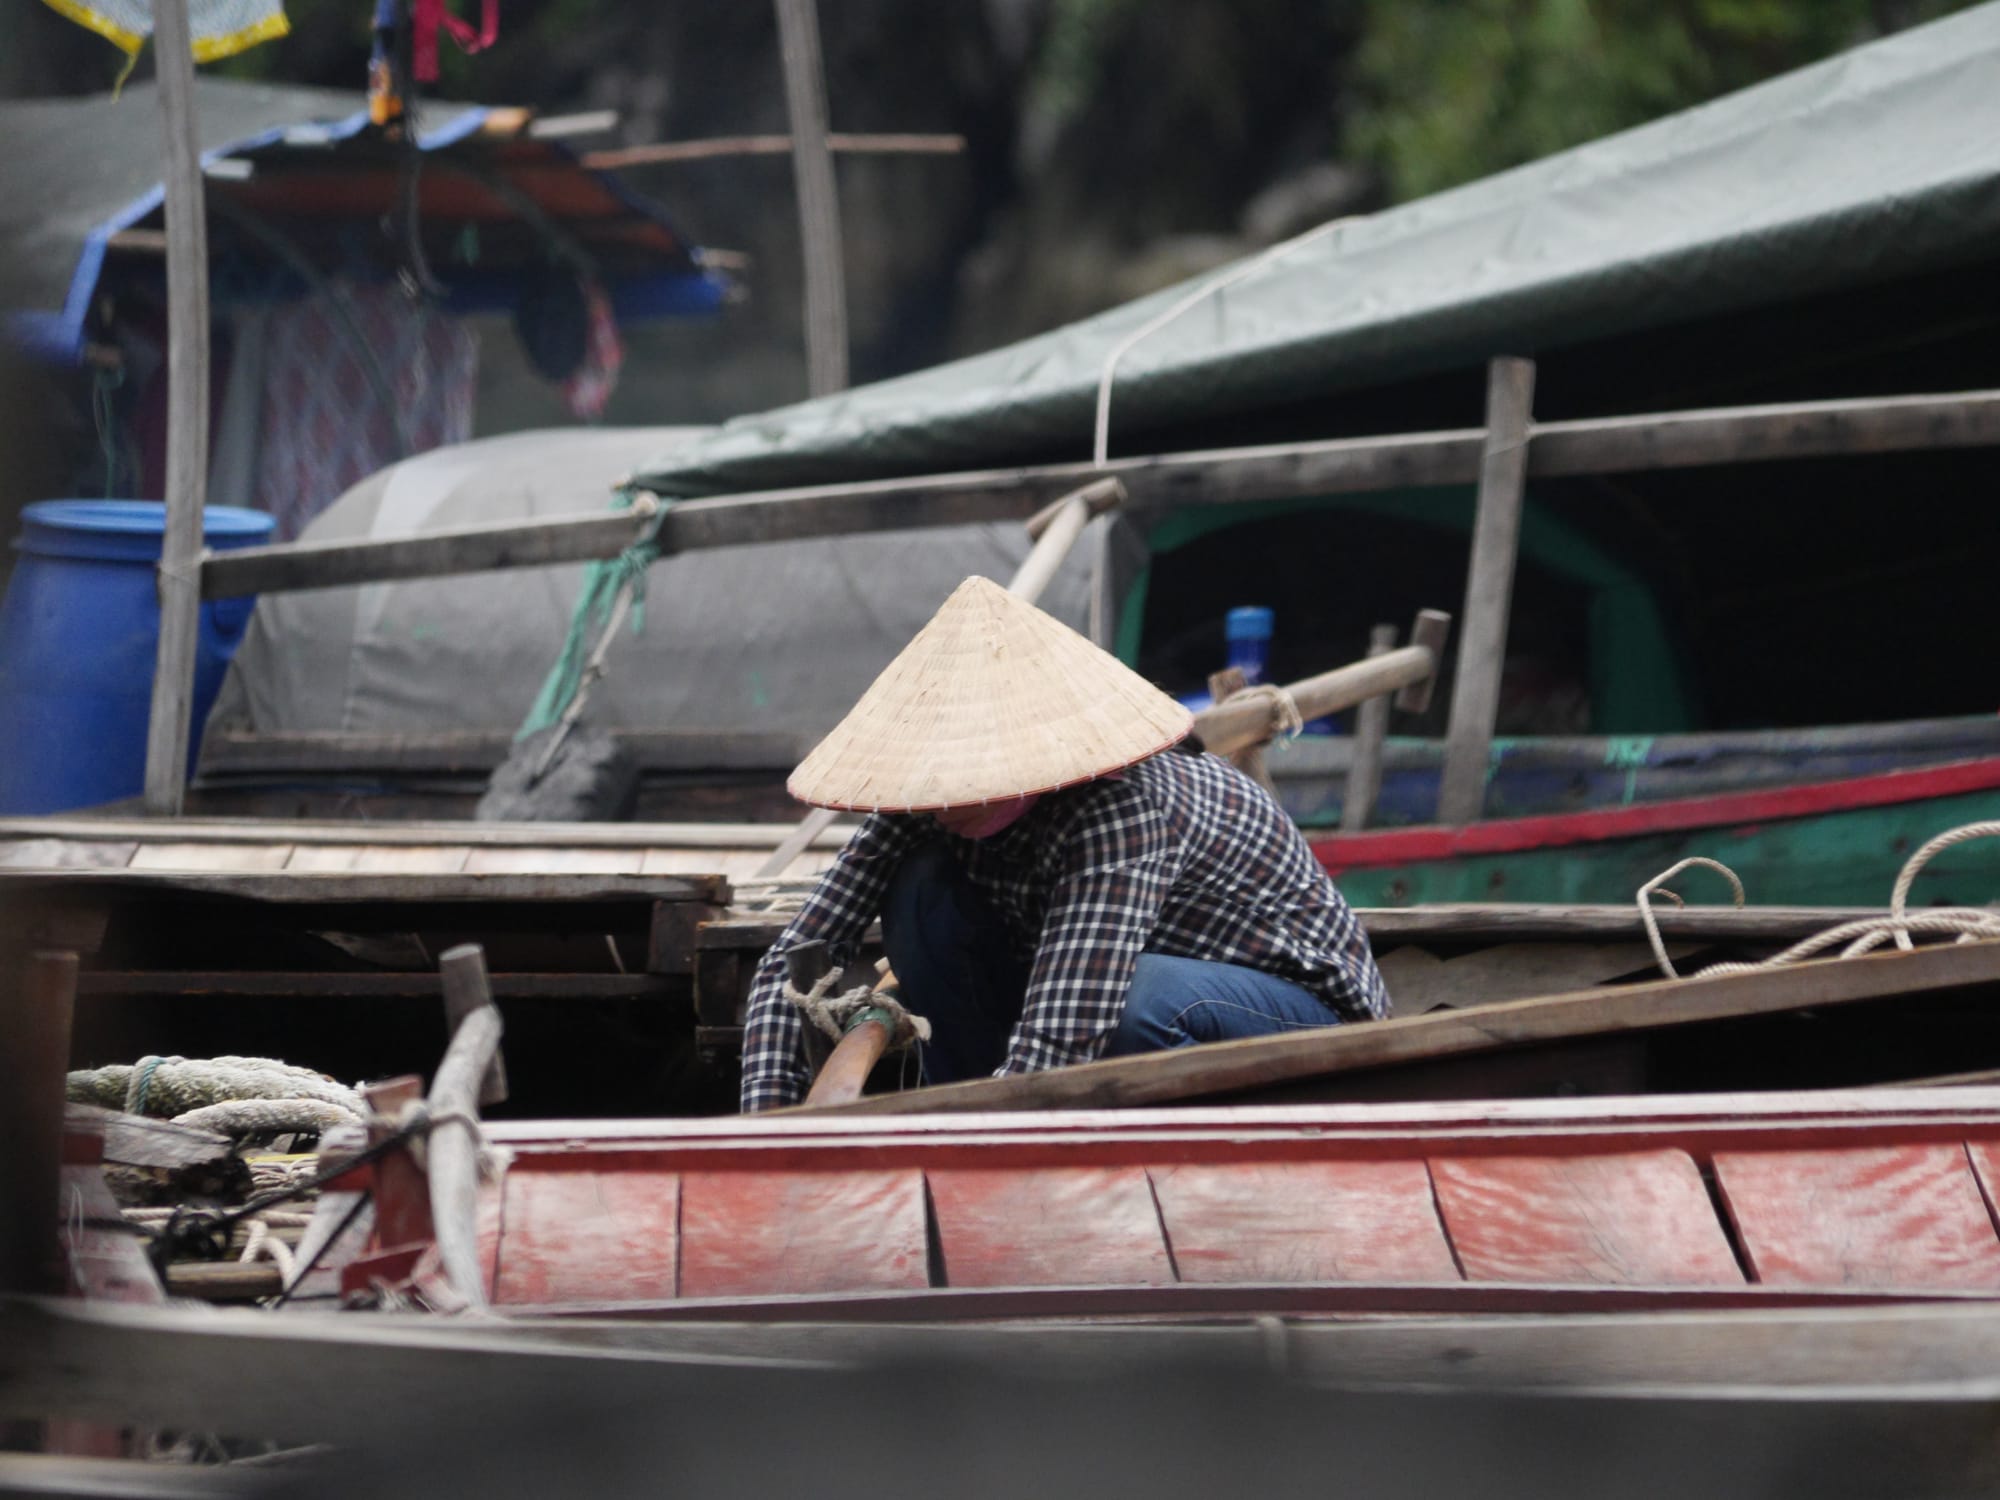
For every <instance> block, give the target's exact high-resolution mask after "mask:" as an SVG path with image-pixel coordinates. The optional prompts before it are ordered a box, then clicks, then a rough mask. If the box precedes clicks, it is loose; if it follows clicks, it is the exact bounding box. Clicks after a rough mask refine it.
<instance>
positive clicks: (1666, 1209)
mask: <svg viewBox="0 0 2000 1500" xmlns="http://www.w3.org/2000/svg"><path fill="white" fill-rule="evenodd" d="M1430 1168H1431V1180H1432V1182H1433V1183H1434V1184H1435V1185H1436V1188H1437V1200H1438V1211H1439V1213H1441V1214H1442V1215H1443V1216H1444V1223H1445V1228H1446V1230H1447V1231H1448V1232H1449V1233H1450V1235H1451V1243H1452V1248H1453V1250H1454V1251H1456V1253H1457V1255H1458V1260H1459V1264H1460V1265H1462V1266H1463V1267H1464V1268H1465V1276H1466V1279H1467V1280H1468V1281H1504V1282H1524V1281H1525V1282H1603V1283H1607V1284H1609V1285H1614V1286H1681V1285H1686V1286H1737V1285H1741V1284H1742V1282H1743V1279H1744V1277H1743V1273H1742V1272H1741V1271H1740V1270H1739V1269H1738V1268H1737V1265H1736V1258H1735V1255H1734V1254H1733V1253H1732V1252H1731V1250H1730V1248H1729V1241H1728V1239H1727V1237H1726V1236H1725V1235H1724V1234H1723V1232H1722V1227H1721V1226H1720V1225H1719V1224H1718V1223H1717V1222H1716V1218H1715V1211H1714V1209H1713V1208H1712V1207H1711V1205H1710V1203H1709V1200H1708V1192H1707V1190H1706V1189H1705V1188H1704V1187H1703V1186H1702V1181H1701V1173H1700V1171H1699V1170H1698V1169H1697V1168H1696V1166H1695V1164H1694V1160H1693V1158H1691V1157H1690V1156H1688V1154H1687V1153H1686V1152H1684V1151H1647V1152H1624V1153H1619V1154H1615V1155H1607V1156H1570V1157H1523V1156H1513V1157H1509V1156H1484V1157H1472V1158H1451V1157H1445V1158H1434V1159H1433V1160H1432V1161H1431V1164H1430Z"/></svg>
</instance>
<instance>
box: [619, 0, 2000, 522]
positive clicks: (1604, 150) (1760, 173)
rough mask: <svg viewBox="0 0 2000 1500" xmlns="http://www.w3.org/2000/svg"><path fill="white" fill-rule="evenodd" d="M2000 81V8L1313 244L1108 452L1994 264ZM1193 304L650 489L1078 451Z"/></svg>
mask: <svg viewBox="0 0 2000 1500" xmlns="http://www.w3.org/2000/svg"><path fill="white" fill-rule="evenodd" d="M1996 80H2000V3H1996V4H1987V5H1982V6H1979V7H1976V8H1974V9H1972V10H1968V11H1965V12H1962V13H1960V14H1958V15H1955V16H1952V17H1949V18H1947V19H1944V20H1941V21H1937V22H1934V23H1932V24H1930V25H1927V26H1922V27H1918V28H1915V29H1912V30H1910V31H1906V32H1902V33H1899V34H1896V35H1893V36H1890V37H1888V38H1885V39H1884V40H1881V41H1878V42H1875V43H1872V44H1870V45H1868V46H1865V47H1860V48H1857V49H1855V50H1854V51H1851V52H1848V53H1845V54H1843V55H1841V56H1838V57H1835V58H1833V59H1831V60H1829V61H1826V62H1823V63H1820V64H1817V65H1815V66H1812V67H1808V68H1804V69H1801V70H1799V71H1797V72H1794V73H1791V74H1788V75H1786V76H1784V77H1781V78H1777V79H1774V80H1772V81H1770V82H1767V83H1764V84H1761V85H1758V86H1756V87H1754V88H1750V89H1745V90H1743V91H1741V92H1739V93H1736V94H1733V95H1730V96H1729V97H1727V98H1724V99H1720V100H1717V101H1715V102H1713V103H1710V104H1707V105H1704V106H1701V107H1699V108H1696V109H1691V110H1688V111H1686V112H1684V113H1682V114H1678V115H1674V116H1672V117H1670V118H1667V119H1664V120H1660V121H1656V122H1654V123H1652V124H1650V125H1645V126H1642V127H1640V128H1638V129H1634V130H1628V131H1625V132H1623V133H1621V134H1618V135H1614V136H1610V137H1607V138H1605V139H1603V140H1600V141H1595V142H1592V143H1591V144H1589V145H1586V146H1582V147H1579V148H1577V149H1575V150H1571V151H1567V152H1563V153H1561V154H1560V155H1557V156H1553V157H1549V158H1547V159H1545V160H1542V161H1539V162H1535V163H1533V164H1531V165H1529V166H1524V167H1520V168H1518V169H1516V170H1513V171H1510V172H1504V173H1501V174H1499V175H1498V176H1495V177H1491V178H1488V179H1486V180H1484V181H1480V182H1475V183H1472V184H1470V185H1468V186H1465V187H1461V188H1457V189H1454V190H1452V191H1449V192H1444V193H1439V194H1437V195H1435V196H1433V197H1430V198H1425V199H1423V200H1421V201H1419V202H1415V203H1409V204H1405V205H1402V206H1400V207H1396V208H1391V209H1387V210H1385V211H1383V212H1380V213H1376V214H1373V215H1369V216H1367V217H1363V218H1357V219H1353V220H1350V221H1347V222H1343V223H1339V224H1337V225H1335V226H1332V227H1329V228H1327V229H1325V231H1324V232H1323V233H1321V232H1316V234H1315V235H1313V236H1307V237H1304V238H1303V239H1301V240H1300V241H1296V242H1294V243H1293V245H1292V247H1291V248H1289V249H1283V250H1281V251H1280V252H1279V253H1276V254H1274V255H1272V256H1271V257H1270V258H1269V259H1268V261H1266V262H1265V263H1264V264H1263V265H1261V266H1259V267H1258V268H1256V269H1255V270H1254V271H1251V272H1250V273H1249V274H1248V275H1246V276H1245V277H1244V279H1242V280H1241V281H1238V282H1236V283H1235V284H1233V285H1231V286H1229V287H1228V288H1227V289H1226V290H1222V291H1218V292H1216V293H1215V294H1214V295H1213V296H1211V297H1209V298H1207V299H1206V300H1204V301H1203V302H1202V303H1201V304H1200V305H1198V306H1196V307H1194V308H1193V309H1191V310H1190V311H1188V312H1186V313H1185V314H1184V315H1182V316H1181V317H1179V318H1178V319H1176V320H1175V321H1173V322H1171V323H1170V324H1168V325H1167V326H1165V327H1163V328H1161V329H1160V330H1159V331H1157V332H1155V333H1152V334H1151V335H1149V336H1148V337H1146V338H1144V339H1143V340H1141V341H1140V342H1139V343H1138V344H1137V345H1136V346H1134V347H1133V348H1131V350H1130V351H1129V352H1128V353H1126V354H1125V355H1124V357H1123V358H1122V359H1121V360H1120V361H1119V363H1118V366H1117V373H1116V383H1115V394H1114V399H1113V402H1112V408H1111V424H1110V431H1111V451H1112V452H1114V453H1115V452H1119V451H1125V452H1135V451H1136V452H1149V451H1161V450H1163V449H1166V448H1170V447H1172V446H1175V443H1174V441H1173V439H1172V435H1171V431H1170V429H1171V428H1172V426H1173V424H1175V423H1177V422H1182V421H1189V420H1193V419H1196V418H1212V417H1215V416H1218V415H1229V414H1232V413H1248V412H1252V411H1255V410H1256V409H1258V408H1259V407H1262V406H1267V405H1274V404H1279V403H1297V402H1299V401H1302V400H1306V399H1310V398H1312V397H1315V396H1323V395H1328V394H1332V393H1335V392H1339V391H1342V390H1351V389H1354V388H1357V387H1362V386H1367V385H1371V384H1380V383H1383V382H1386V381H1390V380H1396V379H1401V378H1404V377H1408V376H1414V375H1420V374H1426V373H1430V372H1435V371H1439V370H1444V369H1449V368H1452V367H1454V366H1465V365H1471V364H1476V363H1477V362H1479V361H1481V360H1483V359H1485V358H1486V357H1488V356H1489V355H1492V354H1497V353H1513V354H1533V353H1537V352H1540V351H1544V350H1548V349H1552V348H1556V347H1559V346H1561V345H1564V344H1566V343H1571V342H1575V341H1578V340H1582V339H1587V338H1597V337H1601V336H1604V335H1606V334H1611V333H1617V332H1620V331H1628V330H1633V329H1642V328H1647V327H1652V326H1656V325H1661V324H1666V323H1672V322H1677V321H1681V320H1685V319H1688V318H1692V317H1698V316H1703V315H1708V314H1715V313H1721V312H1726V311H1729V310H1732V309H1735V308H1739V307H1743V306H1748V305H1755V304H1758V303H1762V302H1768V301H1770V300H1771V299H1773V298H1774V297H1779V296H1789V295H1799V294H1804V293H1809V292H1824V291H1829V290H1832V289H1835V288H1838V287H1842V286H1846V285H1850V284H1855V283H1861V282H1869V281H1875V280H1879V279H1882V278H1887V277H1893V276H1898V275H1906V274H1910V273H1914V272H1918V271H1923V270H1926V269H1928V268H1931V267H1937V266H1945V265H1954V264H1962V263H1965V262H1967V261H1970V260H1973V259H1976V258H1977V257H1979V256H1982V255H1990V254H1992V253H1994V252H1995V251H1996V250H2000V82H1996ZM1192 285H1195V283H1191V284H1190V286H1192ZM1188 290H1189V288H1187V287H1183V288H1175V289H1172V290H1169V291H1165V292H1161V293H1158V294H1156V295H1154V296H1152V297H1149V298H1146V299H1144V300H1142V301H1139V302H1135V303H1132V304H1130V305H1127V306H1124V307H1120V308H1117V309H1114V310H1112V311H1110V312H1107V313H1104V314H1101V315H1099V316H1097V317H1094V318H1091V319H1089V320H1087V321H1085V322H1081V323H1077V324H1074V325H1072V326H1070V327H1067V328H1062V329H1059V330H1057V331H1055V332H1052V333H1048V334H1044V335H1042V336H1040V337H1037V338H1033V339H1029V340H1027V341H1026V342H1023V343H1019V344H1015V345H1013V346H1011V347H1009V348H1005V349H1001V350H998V351H995V352H993V353H989V354H984V355H980V356H977V357H974V358H971V359H966V360H961V361H959V362H957V363H955V364H951V365H947V366H944V367H942V368H939V369H935V370H930V371H925V372H923V373H920V374H916V375H911V376H908V377H904V378H900V379H896V380H890V381H884V382H882V383H880V384H876V385H872V386H868V387H864V388H861V389H857V390H853V391H849V392H846V393H844V394H842V395H839V396H834V397H830V398H826V399H823V400H818V401H813V402H809V403H806V404H804V405H800V406H795V407H791V408H788V409H785V410H782V411H778V412H775V413H768V414H763V415H759V416H755V417H744V418H740V419H738V420H736V421H733V422H730V423H729V424H727V425H726V426H724V427H722V428H721V429H719V430H718V431H717V432H716V433H715V434H714V435H713V436H711V437H709V438H706V439H704V440H702V441H701V442H699V443H696V444H694V445H692V446H691V447H688V448H685V449H680V450H674V451H669V452H664V453H661V454H658V455H656V456H654V457H653V458H652V459H651V461H650V462H648V463H647V464H645V465H644V466H642V476H643V478H644V481H645V482H646V483H647V484H648V485H649V486H651V487H652V488H654V489H656V490H658V491H660V492H661V493H664V494H680V495H692V494H708V493H719V492H730V491H741V490H751V489H762V488H774V487H783V486H790V485H800V484H816V483H830V482H839V481H844V480H857V479H866V478H877V477H883V476H889V475H897V474H914V473H935V472H945V471H951V470H964V469H978V468H984V467H988V466H992V465H997V464H1004V463H1008V462H1030V461H1065V460H1079V459H1087V458H1088V457H1089V456H1090V454H1091V448H1092V430H1093V411H1094V404H1095V396H1096V390H1097V386H1098V382H1099V377H1100V374H1101V372H1102V370H1103V368H1104V365H1105V361H1106V358H1107V356H1108V355H1109V354H1110V353H1111V352H1112V351H1113V350H1114V349H1115V348H1116V347H1117V346H1118V345H1119V344H1120V343H1121V342H1123V341H1124V340H1125V339H1126V338H1127V337H1128V336H1130V335H1131V334H1133V333H1134V332H1136V331H1137V330H1139V329H1141V328H1142V327H1144V326H1145V325H1146V324H1147V323H1148V322H1149V321H1150V320H1151V319H1153V318H1154V317H1156V316H1157V315H1159V314H1160V313H1162V312H1163V311H1165V310H1167V309H1169V308H1171V307H1172V306H1174V304H1175V303H1176V302H1177V301H1179V300H1180V299H1181V298H1182V297H1183V296H1184V295H1186V293H1187V291H1188ZM1472 415H1473V414H1472V413H1471V412H1470V411H1468V412H1467V413H1466V416H1467V419H1468V423H1469V421H1470V420H1471V418H1472Z"/></svg>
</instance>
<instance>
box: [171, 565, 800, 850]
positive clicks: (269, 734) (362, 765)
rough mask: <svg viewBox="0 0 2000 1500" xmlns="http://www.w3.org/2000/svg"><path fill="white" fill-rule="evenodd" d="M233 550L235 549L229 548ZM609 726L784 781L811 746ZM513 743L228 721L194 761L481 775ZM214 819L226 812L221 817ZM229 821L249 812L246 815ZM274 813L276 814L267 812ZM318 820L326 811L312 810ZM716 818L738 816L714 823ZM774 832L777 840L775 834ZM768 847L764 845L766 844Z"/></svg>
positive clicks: (646, 744)
mask: <svg viewBox="0 0 2000 1500" xmlns="http://www.w3.org/2000/svg"><path fill="white" fill-rule="evenodd" d="M231 555H232V556H233V555H234V554H233V553H232V554H231ZM610 733H611V736H612V738H613V739H615V740H616V741H617V742H618V744H619V746H620V747H621V748H622V749H624V750H625V751H627V752H628V753H629V754H630V755H631V756H632V758H633V759H634V760H636V761H637V762H638V763H639V764H640V765H642V766H644V767H646V768H647V769H648V770H650V771H704V770H714V769H717V768H728V769H733V770H737V771H741V770H745V769H755V768H758V767H762V768H765V769H767V770H769V771H770V772H771V773H772V775H773V777H774V779H776V780H778V781H782V780H783V779H784V773H785V772H786V771H788V770H789V769H790V768H791V767H792V766H793V765H795V764H797V763H798V761H799V759H800V757H801V756H803V755H804V754H805V752H806V751H807V750H810V749H811V748H812V742H811V741H810V740H809V739H806V738H805V737H803V736H800V735H796V734H786V733H773V732H769V731H739V730H714V729H664V730H663V729H614V730H612V731H610ZM513 748H514V737H513V736H512V735H511V734H508V733H507V732H505V731H503V730H484V729H441V730H429V731H424V732H419V733H410V734H383V733H372V732H369V731H365V730H337V729H300V730H275V729H274V730H259V731H254V732H253V731H247V730H232V729H228V728H225V727H222V726H217V727H216V728H214V729H213V730H211V731H210V732H209V733H208V734H206V735H204V736H203V737H202V742H201V767H202V777H203V779H204V780H205V781H208V782H211V783H213V784H215V785H218V786H223V787H227V786H228V785H229V783H230V779H231V778H235V777H245V776H249V777H264V776H293V775H308V776H309V775H316V774H332V775H335V776H353V775H357V774H365V773H367V772H369V771H380V772H392V771H393V772H403V773H409V774H412V775H423V774H436V775H446V776H472V775H478V776H484V775H486V774H488V773H490V772H491V771H492V770H493V769H494V767H496V766H498V765H499V764H500V763H501V762H502V761H503V760H505V759H506V758H507V756H508V754H509V752H510V751H512V749H513ZM216 821H226V820H221V819H218V820H216ZM236 821H245V822H247V821H251V820H250V819H248V818H242V819H237V820H236ZM272 821H277V820H276V819H273V820H272ZM310 821H312V822H317V823H323V822H324V820H323V819H314V820H310ZM413 822H415V823H416V825H417V826H428V827H432V828H437V827H447V828H449V827H456V828H460V829H463V830H464V831H465V837H464V838H463V839H462V840H461V842H465V843H484V842H500V843H505V842H524V841H523V840H520V839H510V837H509V834H510V831H512V830H518V829H523V828H530V829H533V830H534V831H535V833H536V835H537V837H535V838H532V839H528V840H525V842H529V843H544V844H545V843H549V842H551V841H552V840H553V841H556V842H568V840H567V839H566V838H564V837H563V835H564V831H565V830H567V829H592V828H594V829H595V830H596V831H595V833H594V834H592V835H589V836H587V837H585V838H584V839H583V842H584V843H587V844H595V845H604V844H615V843H618V842H621V841H622V842H632V840H630V839H629V838H622V839H621V835H620V834H619V829H620V827H621V825H619V824H615V823H598V824H577V823H532V824H530V823H515V824H493V825H483V824H476V823H472V822H469V821H467V822H457V823H453V822H451V821H450V820H448V819H423V820H420V821H419V820H413ZM351 826H353V827H354V828H355V829H357V830H362V831H373V832H375V833H377V834H379V835H381V836H382V837H384V838H385V839H386V838H388V837H389V836H390V835H391V834H392V833H393V831H394V830H395V829H396V828H397V827H398V826H399V824H398V823H396V822H390V821H387V820H370V821H366V822H357V823H355V824H353V825H351ZM488 826H491V827H492V828H493V829H494V831H495V836H494V837H493V838H492V839H491V840H488V839H486V838H483V837H482V836H481V830H482V829H483V828H485V827H488ZM629 826H631V827H635V828H644V827H655V828H657V827H688V828H693V827H696V826H697V825H693V824H687V823H667V824H662V823H650V824H632V825H629ZM714 826H715V827H718V828H728V827H741V826H745V825H742V824H716V825H714ZM773 842H775V840H773ZM767 847H768V845H767Z"/></svg>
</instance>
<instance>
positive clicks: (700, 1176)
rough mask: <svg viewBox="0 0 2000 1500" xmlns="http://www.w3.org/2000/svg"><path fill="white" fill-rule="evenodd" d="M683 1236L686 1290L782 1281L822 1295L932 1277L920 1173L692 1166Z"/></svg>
mask: <svg viewBox="0 0 2000 1500" xmlns="http://www.w3.org/2000/svg"><path fill="white" fill-rule="evenodd" d="M661 1227H662V1229H664V1228H665V1227H666V1226H664V1225H662V1226H661ZM680 1235H681V1262H680V1278H681V1280H680V1294H681V1296H683V1297H733V1296H740V1295H742V1294H744V1293H745V1292H747V1291H750V1290H751V1289H753V1288H760V1287H767V1286H770V1285H772V1284H773V1283H774V1282H779V1281H781V1282H783V1283H784V1284H786V1285H793V1286H800V1287H811V1288H814V1289H816V1290H818V1291H822V1292H860V1291H878V1290H893V1289H897V1288H904V1289H910V1288H918V1287H926V1286H928V1285H929V1284H930V1276H929V1271H928V1254H929V1252H928V1248H927V1241H926V1238H925V1212H924V1183H923V1177H922V1175H921V1174H920V1173H917V1172H887V1173H884V1172H864V1171H849V1172H838V1171H832V1172H784V1171H778V1172H768V1173H758V1174H755V1175H754V1176H746V1175H743V1174H736V1173H724V1172H690V1173H688V1174H686V1175H685V1176H684V1177H682V1179H681V1217H680Z"/></svg>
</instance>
